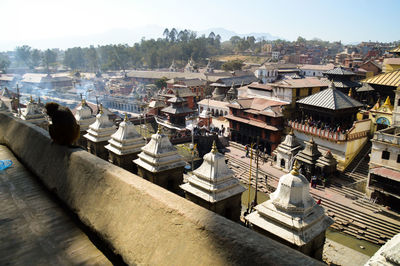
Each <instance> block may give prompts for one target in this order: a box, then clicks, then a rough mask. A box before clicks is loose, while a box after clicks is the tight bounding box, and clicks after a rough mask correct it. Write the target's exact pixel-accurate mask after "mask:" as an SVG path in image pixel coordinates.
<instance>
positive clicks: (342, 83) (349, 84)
mask: <svg viewBox="0 0 400 266" xmlns="http://www.w3.org/2000/svg"><path fill="white" fill-rule="evenodd" d="M321 81H322V82H324V83H325V84H326V85H329V84H330V83H331V81H330V80H328V79H321ZM333 84H334V85H335V87H336V88H343V89H347V88H356V87H360V86H361V84H360V83H358V82H355V81H351V80H336V81H335V80H334V81H333Z"/></svg>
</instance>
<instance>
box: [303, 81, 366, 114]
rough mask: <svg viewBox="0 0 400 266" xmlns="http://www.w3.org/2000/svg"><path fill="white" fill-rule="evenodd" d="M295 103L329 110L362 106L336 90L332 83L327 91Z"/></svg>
mask: <svg viewBox="0 0 400 266" xmlns="http://www.w3.org/2000/svg"><path fill="white" fill-rule="evenodd" d="M297 103H300V104H306V105H311V106H316V107H321V108H325V109H331V110H340V109H348V108H358V107H362V106H363V105H362V103H360V102H359V101H357V100H355V99H353V98H351V97H349V96H348V95H346V94H344V93H343V92H341V91H339V90H337V89H336V88H335V85H334V84H333V83H331V84H330V85H329V87H328V88H327V89H325V90H323V91H320V92H318V93H316V94H313V95H310V96H308V97H306V98H304V99H301V100H298V101H297Z"/></svg>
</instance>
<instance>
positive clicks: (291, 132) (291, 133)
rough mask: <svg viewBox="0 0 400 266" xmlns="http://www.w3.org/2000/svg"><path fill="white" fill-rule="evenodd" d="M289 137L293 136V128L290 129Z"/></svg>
mask: <svg viewBox="0 0 400 266" xmlns="http://www.w3.org/2000/svg"><path fill="white" fill-rule="evenodd" d="M289 135H291V136H293V135H294V133H293V128H292V127H291V128H290V131H289Z"/></svg>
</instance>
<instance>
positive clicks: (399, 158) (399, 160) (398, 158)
mask: <svg viewBox="0 0 400 266" xmlns="http://www.w3.org/2000/svg"><path fill="white" fill-rule="evenodd" d="M397 163H400V154H397Z"/></svg>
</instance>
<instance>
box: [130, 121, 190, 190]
mask: <svg viewBox="0 0 400 266" xmlns="http://www.w3.org/2000/svg"><path fill="white" fill-rule="evenodd" d="M141 150H142V152H141V153H139V155H138V159H136V160H134V163H135V164H136V165H137V167H138V175H139V176H141V177H143V178H144V179H146V180H148V181H150V182H152V183H154V184H157V185H159V186H161V187H163V188H166V189H168V190H170V191H173V192H179V191H180V188H179V185H180V184H182V182H183V167H184V166H185V162H184V161H183V159H182V156H180V155H179V154H178V151H177V150H176V148H175V147H174V146H173V145H172V144H171V142H170V141H169V139H168V137H167V136H166V135H164V134H163V133H161V126H160V125H159V126H158V130H157V133H156V134H153V135H152V136H151V139H150V141H149V143H147V145H145V146H144V147H142V149H141Z"/></svg>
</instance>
